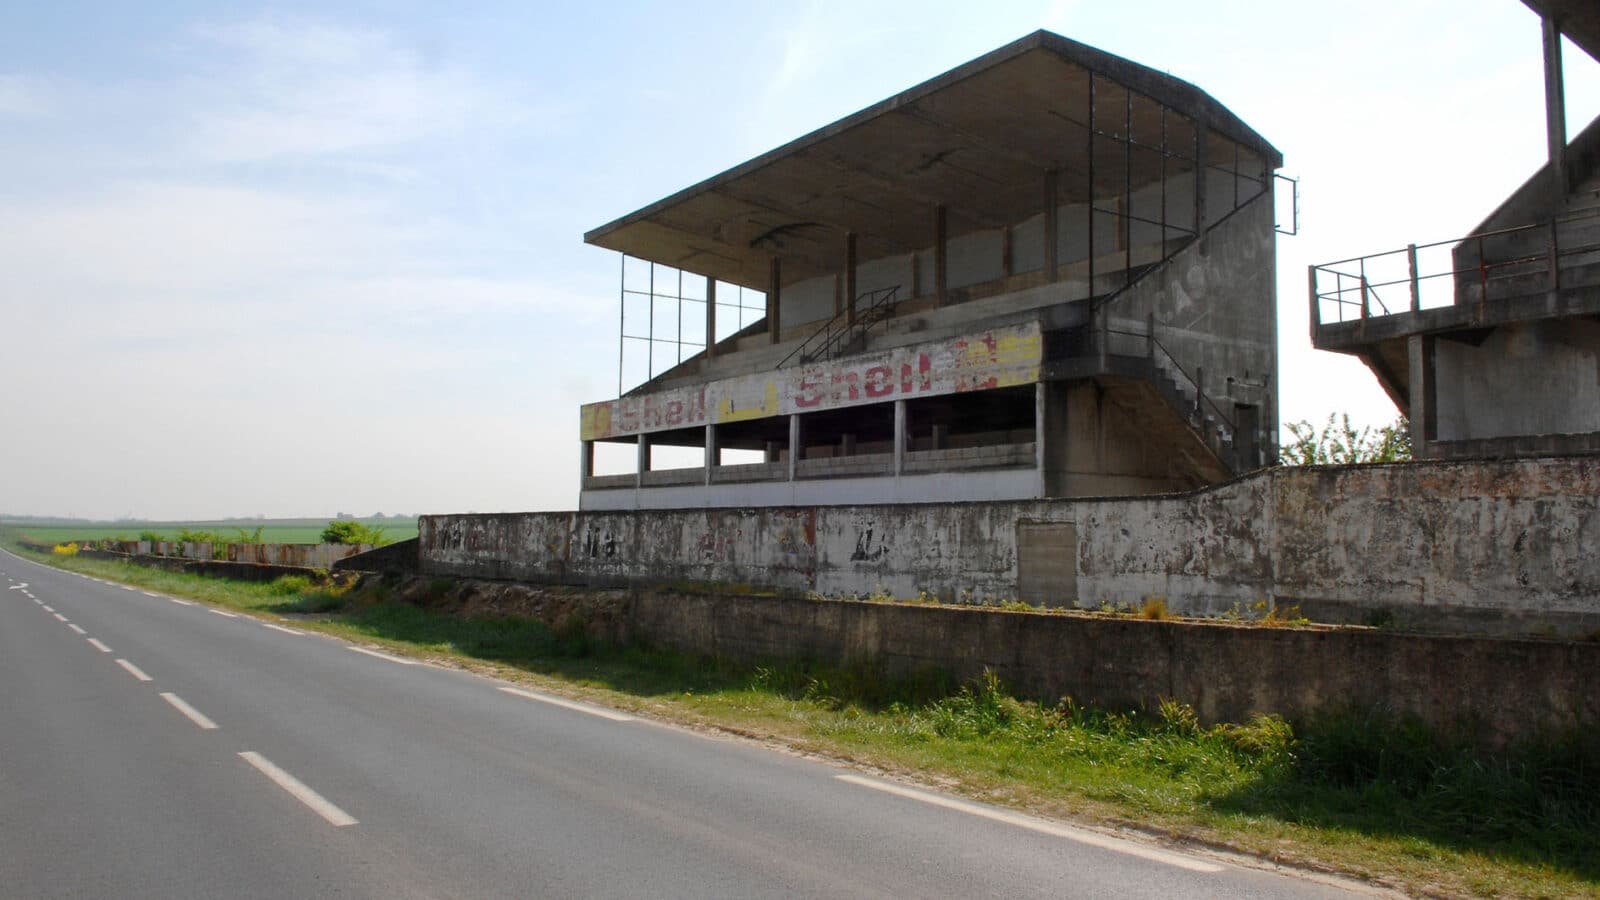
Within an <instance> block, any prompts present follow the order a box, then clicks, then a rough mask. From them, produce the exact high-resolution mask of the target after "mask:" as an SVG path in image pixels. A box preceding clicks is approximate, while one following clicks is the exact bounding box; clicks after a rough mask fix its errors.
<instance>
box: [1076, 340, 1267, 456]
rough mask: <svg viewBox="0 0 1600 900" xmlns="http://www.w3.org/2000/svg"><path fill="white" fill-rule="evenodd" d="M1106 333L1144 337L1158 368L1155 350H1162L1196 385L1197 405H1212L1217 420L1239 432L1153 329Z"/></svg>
mask: <svg viewBox="0 0 1600 900" xmlns="http://www.w3.org/2000/svg"><path fill="white" fill-rule="evenodd" d="M1105 333H1106V334H1120V335H1123V336H1124V337H1135V338H1144V339H1145V341H1146V342H1147V346H1148V348H1149V349H1148V351H1147V352H1148V354H1149V357H1150V364H1151V365H1153V366H1155V367H1156V368H1157V369H1160V368H1161V364H1160V363H1159V362H1157V361H1156V359H1155V351H1156V350H1160V351H1161V355H1162V356H1164V357H1166V358H1167V362H1168V363H1170V364H1171V367H1172V369H1174V370H1175V371H1176V372H1177V373H1178V374H1179V375H1182V376H1183V377H1184V378H1185V379H1186V380H1187V381H1188V382H1189V383H1190V384H1192V385H1194V396H1195V403H1196V405H1205V406H1209V407H1211V411H1212V412H1213V413H1214V414H1215V415H1216V419H1217V421H1219V422H1222V423H1224V424H1226V425H1227V426H1228V430H1229V431H1232V432H1235V433H1237V432H1238V430H1239V425H1238V423H1237V422H1235V421H1234V420H1233V418H1232V417H1231V416H1229V415H1228V414H1227V413H1224V412H1223V411H1222V407H1220V406H1218V405H1217V403H1216V401H1215V400H1212V399H1211V398H1210V397H1208V396H1206V389H1205V388H1204V387H1202V386H1201V384H1200V379H1199V378H1198V377H1196V376H1194V375H1190V374H1189V370H1187V369H1185V368H1184V367H1183V364H1182V363H1180V362H1178V358H1177V357H1176V356H1173V355H1172V351H1171V350H1168V349H1167V345H1166V344H1163V343H1161V339H1160V338H1158V337H1156V335H1155V331H1154V330H1153V329H1152V330H1148V331H1124V330H1122V329H1120V328H1108V329H1106V332H1105Z"/></svg>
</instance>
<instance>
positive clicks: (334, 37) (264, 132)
mask: <svg viewBox="0 0 1600 900" xmlns="http://www.w3.org/2000/svg"><path fill="white" fill-rule="evenodd" d="M194 34H195V37H196V39H197V40H198V41H199V42H200V43H201V44H202V46H204V47H208V48H210V49H212V50H220V51H222V53H223V54H224V55H225V56H226V57H227V61H226V62H224V63H222V64H221V65H219V66H218V70H217V71H216V72H215V73H214V74H213V76H212V77H211V78H209V79H207V80H206V82H205V83H203V84H198V85H195V86H194V88H195V90H196V92H197V93H199V94H200V95H201V99H202V107H201V110H200V111H199V113H198V114H197V115H196V117H195V122H194V125H195V127H194V129H193V130H192V136H191V138H190V141H189V146H190V149H191V150H192V151H193V152H194V153H195V154H196V155H198V156H199V157H201V158H202V159H209V160H214V161H219V162H257V161H263V160H272V159H279V158H286V157H288V158H296V157H302V158H303V157H322V156H330V155H339V154H346V153H352V152H359V151H370V150H378V149H384V148H393V147H397V146H402V145H406V144H409V143H413V142H416V141H420V140H424V139H430V138H452V137H459V136H461V135H463V134H464V133H466V132H467V131H468V130H469V129H482V128H497V127H503V126H506V125H512V124H527V123H529V122H538V123H542V124H548V122H549V120H551V119H552V118H558V117H559V116H560V115H561V110H560V108H559V105H556V104H546V103H537V104H530V103H528V102H526V101H523V100H519V99H514V98H512V97H511V96H509V95H508V94H507V93H506V92H504V91H502V90H500V89H498V88H497V87H496V86H495V85H492V84H490V83H488V82H486V81H484V80H483V79H481V78H479V77H477V76H476V75H474V74H473V73H472V72H470V71H469V70H466V69H463V68H459V67H453V66H448V65H439V64H434V63H431V62H430V61H428V60H427V59H425V58H424V57H423V55H422V54H420V53H418V52H417V51H416V50H414V49H411V48H408V47H406V46H405V45H403V44H401V43H399V42H397V41H395V40H393V39H392V38H391V37H390V36H388V35H387V34H385V33H383V32H380V31H376V30H371V29H359V28H347V27H339V26H333V25H328V24H319V23H285V22H279V21H273V20H257V21H251V22H245V23H240V24H232V25H216V26H206V27H202V28H197V29H195V31H194Z"/></svg>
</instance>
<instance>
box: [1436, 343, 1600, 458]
mask: <svg viewBox="0 0 1600 900" xmlns="http://www.w3.org/2000/svg"><path fill="white" fill-rule="evenodd" d="M1434 348H1435V351H1434V352H1435V357H1434V358H1435V363H1434V365H1435V369H1434V371H1435V377H1436V378H1437V385H1438V387H1437V389H1436V394H1437V400H1436V407H1435V416H1436V418H1437V422H1438V439H1439V440H1441V441H1460V440H1477V439H1482V438H1499V437H1515V436H1520V435H1541V434H1588V433H1592V432H1600V324H1596V323H1594V322H1588V321H1584V320H1581V319H1562V320H1551V321H1544V322H1528V323H1523V324H1514V325H1503V326H1501V327H1499V328H1496V329H1494V331H1493V332H1492V333H1490V334H1489V335H1488V337H1487V338H1486V339H1485V340H1484V341H1483V343H1482V344H1481V345H1480V346H1476V347H1475V346H1473V345H1472V344H1469V343H1463V342H1461V341H1452V340H1438V341H1436V342H1435V343H1434Z"/></svg>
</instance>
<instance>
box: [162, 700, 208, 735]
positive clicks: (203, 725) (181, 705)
mask: <svg viewBox="0 0 1600 900" xmlns="http://www.w3.org/2000/svg"><path fill="white" fill-rule="evenodd" d="M161 699H163V700H165V701H167V702H168V703H170V704H172V708H173V709H175V710H177V711H178V712H181V713H183V714H184V715H185V716H187V717H188V718H189V721H191V722H193V723H194V724H196V725H198V726H200V730H201V731H211V730H212V729H214V728H216V727H217V723H215V722H213V721H211V720H210V719H208V718H206V717H205V715H204V714H203V713H201V712H200V710H198V709H195V708H194V707H192V706H190V705H189V704H188V703H186V702H184V699H183V698H182V697H179V696H178V695H177V694H174V693H171V692H170V691H164V692H162V694H161Z"/></svg>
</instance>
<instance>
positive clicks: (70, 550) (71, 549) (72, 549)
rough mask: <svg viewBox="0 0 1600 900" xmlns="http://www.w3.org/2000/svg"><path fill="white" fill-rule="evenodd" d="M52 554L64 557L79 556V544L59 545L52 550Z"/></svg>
mask: <svg viewBox="0 0 1600 900" xmlns="http://www.w3.org/2000/svg"><path fill="white" fill-rule="evenodd" d="M50 552H51V553H58V554H60V555H62V556H77V555H78V545H77V544H57V545H55V546H54V547H52V548H50Z"/></svg>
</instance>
